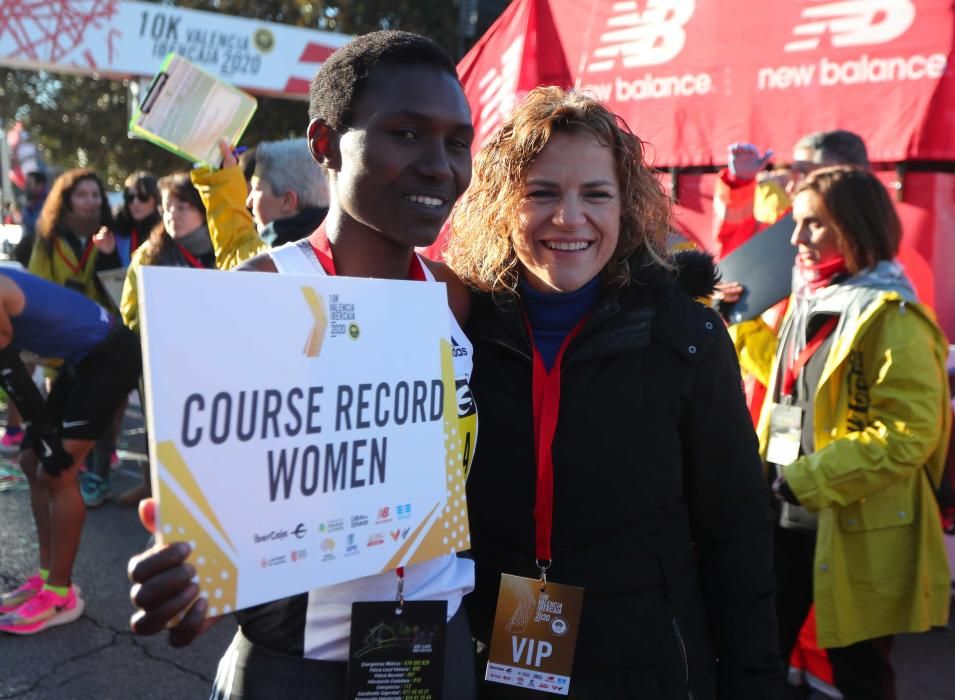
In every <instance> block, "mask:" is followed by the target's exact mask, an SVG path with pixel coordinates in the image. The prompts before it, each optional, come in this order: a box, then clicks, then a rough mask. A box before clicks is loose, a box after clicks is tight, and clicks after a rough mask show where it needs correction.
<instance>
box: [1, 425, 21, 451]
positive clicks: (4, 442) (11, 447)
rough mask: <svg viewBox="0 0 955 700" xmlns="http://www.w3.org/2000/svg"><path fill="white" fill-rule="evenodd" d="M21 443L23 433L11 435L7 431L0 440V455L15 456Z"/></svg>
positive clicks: (18, 432)
mask: <svg viewBox="0 0 955 700" xmlns="http://www.w3.org/2000/svg"><path fill="white" fill-rule="evenodd" d="M22 443H23V431H22V430H20V431H17V432H15V433H11V432H10V431H9V430H7V431H6V432H5V433H4V434H3V437H2V438H0V454H2V455H7V456H11V455H15V454H17V453H18V452H20V445H21V444H22Z"/></svg>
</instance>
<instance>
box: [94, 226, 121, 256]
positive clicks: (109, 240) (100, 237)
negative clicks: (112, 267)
mask: <svg viewBox="0 0 955 700" xmlns="http://www.w3.org/2000/svg"><path fill="white" fill-rule="evenodd" d="M93 245H95V246H96V250H98V251H99V252H101V253H102V254H103V255H112V254H113V251H114V250H116V235H115V234H114V233H113V232H112V231H110V230H109V229H108V228H106V227H105V226H101V227H100V230H99V231H97V232H96V233H94V234H93Z"/></svg>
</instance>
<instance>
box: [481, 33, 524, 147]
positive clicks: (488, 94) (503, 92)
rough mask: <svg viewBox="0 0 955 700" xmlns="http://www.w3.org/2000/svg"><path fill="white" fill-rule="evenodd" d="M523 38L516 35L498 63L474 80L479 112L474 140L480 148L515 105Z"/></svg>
mask: <svg viewBox="0 0 955 700" xmlns="http://www.w3.org/2000/svg"><path fill="white" fill-rule="evenodd" d="M523 50H524V37H523V36H519V37H518V38H517V39H515V40H514V42H513V43H512V44H511V45H510V46H508V47H507V48H506V49H505V50H504V53H502V54H501V62H500V63H499V64H498V66H497V67H495V68H491V70H489V71H488V72H487V73H485V74H484V75H483V76H481V79H480V80H479V81H478V89H479V90H480V91H481V94H480V95H478V100H477V107H478V110H479V111H480V118H479V122H478V123H479V124H480V126H479V127H478V138H477V141H476V143H477V144H478V145H480V144H481V143H482V142H483V141H484V139H485V138H487V137H488V136H490V135H491V134H493V133H494V132H495V131H496V130H497V127H498V126H500V124H501V122H502V121H504V119H506V118H507V117H508V116H509V115H510V114H511V111H512V110H513V109H514V105H515V104H516V102H517V99H518V95H517V78H518V76H519V75H520V70H521V53H522V52H523Z"/></svg>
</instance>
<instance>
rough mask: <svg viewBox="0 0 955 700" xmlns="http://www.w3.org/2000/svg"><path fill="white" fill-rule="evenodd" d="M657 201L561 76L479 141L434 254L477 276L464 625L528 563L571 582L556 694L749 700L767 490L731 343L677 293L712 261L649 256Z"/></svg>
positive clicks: (485, 630)
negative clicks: (441, 246)
mask: <svg viewBox="0 0 955 700" xmlns="http://www.w3.org/2000/svg"><path fill="white" fill-rule="evenodd" d="M669 214H670V207H669V200H668V199H667V196H666V194H665V193H664V192H663V190H662V188H661V186H660V184H659V182H658V181H657V179H656V177H655V176H654V174H653V173H652V171H650V169H649V168H648V167H647V166H646V164H645V162H644V159H643V151H642V144H641V142H640V141H639V139H637V138H636V137H635V136H634V135H633V134H632V133H630V132H629V130H627V129H626V128H625V127H623V126H621V124H620V122H619V121H618V120H617V119H616V118H615V117H614V115H612V114H611V113H610V112H608V111H607V110H606V108H605V107H603V106H602V105H601V104H600V103H598V102H596V101H595V100H593V99H590V98H587V97H583V96H581V95H577V94H573V93H565V92H563V91H562V90H560V89H558V88H538V89H536V90H534V91H532V92H531V93H530V95H529V96H528V98H527V99H526V101H525V102H524V103H523V104H522V105H521V106H520V107H519V108H518V109H517V110H516V112H515V113H514V114H513V116H512V117H511V119H510V120H509V121H508V122H507V123H506V124H505V125H504V127H503V128H502V129H501V131H500V132H499V133H497V134H496V135H495V136H494V137H492V139H491V141H490V142H489V143H488V144H487V145H486V146H485V147H484V149H483V150H482V151H481V153H480V154H479V155H478V157H477V159H476V162H475V168H474V178H473V181H472V185H471V188H470V189H469V190H468V191H467V193H466V194H465V195H464V197H463V198H462V200H461V202H460V203H459V205H458V208H457V209H456V210H455V212H454V214H453V219H452V223H453V231H454V233H453V237H452V240H451V242H450V247H449V252H448V256H447V257H448V262H449V263H450V265H451V266H452V268H453V269H454V270H455V272H457V273H458V274H459V275H460V276H461V277H462V278H463V279H464V281H465V282H466V283H468V284H469V285H470V286H472V287H473V288H474V289H475V290H476V294H475V296H474V299H473V304H472V309H471V316H470V320H469V322H468V327H467V333H468V335H469V337H470V338H471V340H472V342H473V344H474V353H475V355H474V362H475V364H474V376H473V377H472V378H471V389H472V392H473V395H474V399H475V402H476V404H477V406H478V407H479V409H480V411H481V426H480V427H481V446H480V448H479V449H478V450H477V451H476V453H475V455H474V462H473V464H472V468H471V472H470V476H469V482H468V503H469V512H470V523H471V533H472V551H473V555H474V559H475V564H476V590H475V592H474V594H472V596H471V597H470V606H469V614H470V619H471V626H472V630H473V631H474V634H475V637H476V638H477V639H478V640H479V641H480V642H483V643H484V644H485V645H486V644H489V643H490V641H491V627H492V621H493V619H494V614H495V605H496V600H497V591H498V588H499V582H500V578H501V574H514V575H519V576H524V577H528V578H538V577H543V575H544V574H545V573H546V577H547V580H548V581H552V582H556V583H560V584H567V585H572V586H579V587H583V588H584V589H585V593H584V602H583V610H582V615H581V619H580V626H579V632H578V637H577V643H576V653H575V658H574V666H573V673H572V674H571V680H570V696H571V697H577V698H630V697H633V698H641V699H655V698H661V699H662V698H667V699H670V698H696V699H697V700H699V699H701V698H725V699H727V700H729V699H730V698H732V699H733V700H746V699H752V700H768V699H771V698H777V697H779V695H780V693H781V690H782V686H781V683H782V668H781V664H780V661H779V657H778V653H777V650H776V644H777V642H776V620H775V614H774V607H773V587H774V582H773V571H772V561H771V557H772V551H771V546H772V529H771V524H772V523H771V510H770V505H769V504H770V496H769V493H768V488H767V484H766V481H765V479H764V478H763V473H762V469H761V465H760V461H759V457H758V454H757V444H756V438H755V435H754V433H753V429H752V425H751V423H750V420H749V415H748V413H747V410H746V406H745V404H744V401H743V396H742V391H741V383H740V373H739V368H738V365H737V362H736V356H735V353H734V351H733V347H732V345H731V343H730V340H729V338H728V336H727V334H726V332H725V330H724V327H723V324H722V323H721V322H720V320H719V317H718V316H717V315H716V314H715V313H713V312H712V311H711V310H710V309H708V308H706V307H704V306H703V305H701V304H699V303H698V302H696V301H695V300H694V299H693V296H694V295H705V294H707V293H708V291H709V288H710V287H711V286H712V282H713V277H714V275H713V270H712V265H711V263H710V261H709V259H708V258H702V259H701V258H699V257H697V258H695V259H694V260H693V262H692V265H691V266H689V267H688V266H687V262H686V261H679V260H678V261H676V262H674V261H673V260H671V259H670V258H669V257H668V254H667V252H666V249H665V239H666V236H667V233H668V232H669ZM690 267H692V268H693V269H694V270H695V274H690ZM691 277H695V278H696V280H695V281H693V280H691V279H689V278H691ZM685 286H689V287H690V289H689V291H688V290H687V289H685V288H684V287H685ZM548 474H550V475H552V483H550V481H549V477H548ZM548 504H550V506H548ZM549 507H550V509H551V512H548V508H549ZM482 693H483V694H482V697H486V698H504V697H530V696H532V695H535V696H537V695H538V694H536V693H533V692H532V691H528V690H524V689H515V688H511V687H509V686H506V685H500V684H496V683H485V684H484V687H483V690H482Z"/></svg>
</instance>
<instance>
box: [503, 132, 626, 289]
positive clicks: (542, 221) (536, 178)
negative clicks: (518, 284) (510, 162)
mask: <svg viewBox="0 0 955 700" xmlns="http://www.w3.org/2000/svg"><path fill="white" fill-rule="evenodd" d="M619 238H620V188H619V183H618V182H617V165H616V161H615V160H614V156H613V151H611V150H610V149H609V148H607V147H606V146H603V145H601V144H600V143H599V142H598V141H597V139H596V138H594V137H593V136H592V135H591V134H589V133H587V132H582V133H567V132H558V133H556V134H554V135H553V136H551V138H550V141H548V142H547V145H546V146H545V147H544V150H543V151H541V154H540V155H539V156H538V157H537V158H536V159H535V160H534V162H533V163H531V165H530V167H529V168H528V171H527V179H526V180H525V183H524V198H523V200H522V202H521V205H520V210H519V212H518V215H517V223H516V228H515V230H514V231H513V232H512V234H511V241H512V243H513V245H514V251H515V253H516V254H517V258H518V260H520V262H521V266H522V268H523V275H524V279H525V280H526V281H527V282H528V284H530V285H531V286H532V287H533V288H534V289H536V290H538V291H542V292H572V291H574V290H576V289H580V288H581V287H583V286H584V285H585V284H587V283H588V282H589V281H590V280H592V279H593V278H594V277H596V276H597V275H598V274H599V273H600V271H601V270H602V269H603V268H604V266H605V265H606V264H607V262H608V261H609V260H610V258H611V256H612V255H613V252H614V250H616V248H617V241H618V240H619Z"/></svg>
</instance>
